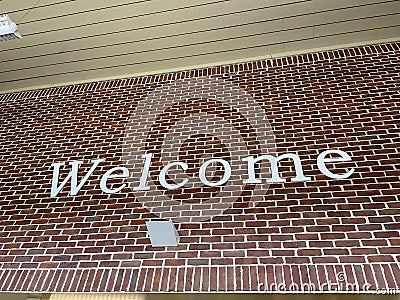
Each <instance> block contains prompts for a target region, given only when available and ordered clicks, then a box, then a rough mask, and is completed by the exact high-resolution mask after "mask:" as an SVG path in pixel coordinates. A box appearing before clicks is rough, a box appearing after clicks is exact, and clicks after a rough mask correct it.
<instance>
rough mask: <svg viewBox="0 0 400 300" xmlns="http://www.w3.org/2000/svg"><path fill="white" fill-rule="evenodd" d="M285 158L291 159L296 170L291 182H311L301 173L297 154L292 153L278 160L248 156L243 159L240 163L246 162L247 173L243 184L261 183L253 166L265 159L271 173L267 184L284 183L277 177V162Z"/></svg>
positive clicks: (301, 168) (270, 157)
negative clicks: (269, 165)
mask: <svg viewBox="0 0 400 300" xmlns="http://www.w3.org/2000/svg"><path fill="white" fill-rule="evenodd" d="M285 158H291V159H293V162H294V167H295V170H296V177H295V178H292V179H291V181H292V182H301V181H309V180H311V178H310V177H306V176H304V173H303V166H302V165H301V160H300V157H299V156H298V155H297V154H294V153H286V154H282V155H280V156H278V158H276V157H273V156H271V155H261V156H259V157H257V158H254V156H249V157H246V158H243V159H242V161H247V168H248V169H247V171H248V176H249V178H248V179H246V180H244V181H243V183H244V184H255V183H261V179H257V178H256V177H255V170H254V165H255V164H256V163H257V162H259V161H261V160H264V159H267V160H268V161H269V163H270V164H271V173H272V178H271V179H269V180H267V182H271V183H275V182H285V181H286V179H283V178H281V177H280V176H279V170H278V161H280V160H282V159H285Z"/></svg>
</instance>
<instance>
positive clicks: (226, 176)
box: [199, 158, 232, 186]
mask: <svg viewBox="0 0 400 300" xmlns="http://www.w3.org/2000/svg"><path fill="white" fill-rule="evenodd" d="M214 162H218V163H221V164H222V166H223V167H224V176H223V177H222V179H221V180H219V181H217V182H210V181H209V180H208V179H207V178H206V170H207V167H208V166H209V165H211V164H212V163H214ZM231 173H232V170H231V166H230V164H229V163H228V162H227V161H226V160H224V159H219V158H218V159H210V160H208V161H206V162H204V163H203V164H202V165H201V167H200V171H199V177H200V180H201V182H202V183H204V184H205V185H208V186H218V185H222V184H224V183H225V182H227V181H228V179H229V178H230V177H231Z"/></svg>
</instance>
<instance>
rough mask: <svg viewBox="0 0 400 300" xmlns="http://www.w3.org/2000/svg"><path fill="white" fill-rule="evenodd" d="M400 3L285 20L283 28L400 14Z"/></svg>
mask: <svg viewBox="0 0 400 300" xmlns="http://www.w3.org/2000/svg"><path fill="white" fill-rule="evenodd" d="M399 4H400V1H398V0H396V1H391V2H383V3H379V4H376V3H375V4H370V5H364V6H356V7H351V8H342V9H340V10H331V11H323V12H318V13H313V14H308V15H301V16H295V17H289V18H285V19H284V20H283V28H284V29H291V28H298V27H304V26H314V25H323V24H327V23H337V22H343V21H348V20H354V19H361V18H368V17H375V16H382V15H388V14H393V13H396V12H400V8H399Z"/></svg>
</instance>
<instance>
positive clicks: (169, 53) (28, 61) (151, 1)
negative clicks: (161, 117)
mask: <svg viewBox="0 0 400 300" xmlns="http://www.w3.org/2000/svg"><path fill="white" fill-rule="evenodd" d="M0 13H8V14H9V16H10V17H11V19H12V20H13V21H14V22H16V23H17V25H18V28H19V31H20V32H21V34H22V35H23V38H22V39H20V40H11V41H7V42H2V43H0V93H5V92H9V91H16V90H28V89H36V88H39V87H48V86H59V85H66V84H71V83H78V82H90V81H98V80H103V79H111V78H124V77H133V76H139V75H144V74H154V73H162V72H169V71H176V70H186V69H191V68H198V67H204V66H214V65H220V64H227V63H232V62H244V61H250V60H255V59H266V58H271V57H276V56H284V55H289V54H293V53H306V52H313V51H316V49H337V48H342V47H346V46H349V45H365V44H370V43H376V42H386V41H397V40H398V39H399V36H400V0H268V1H266V0H251V1H248V0H228V1H227V0H195V1H181V0H168V1H163V0H134V1H126V0H96V1H91V0H64V1H50V0H32V1H31V0H24V1H15V0H0Z"/></svg>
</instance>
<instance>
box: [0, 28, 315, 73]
mask: <svg viewBox="0 0 400 300" xmlns="http://www.w3.org/2000/svg"><path fill="white" fill-rule="evenodd" d="M312 35H313V30H312V28H304V29H296V30H290V31H284V32H282V31H279V32H276V33H269V34H264V35H258V36H254V37H242V38H238V39H236V40H235V42H233V40H225V41H219V42H209V43H205V44H201V45H192V46H183V47H179V48H171V49H163V50H153V51H149V52H139V53H128V54H122V55H119V56H118V55H115V54H114V55H113V57H112V63H113V64H115V65H117V66H118V65H126V64H132V65H133V64H141V63H144V62H146V61H149V57H152V58H153V60H155V59H157V60H167V59H171V60H174V58H175V57H181V56H186V55H194V56H198V55H203V54H207V53H213V52H223V51H228V50H229V51H235V50H236V49H241V48H251V47H263V46H268V45H269V44H274V43H280V42H281V41H294V40H299V39H308V38H311V37H312ZM110 53H113V51H111V52H110ZM266 54H267V53H266ZM93 57H94V58H92V59H88V60H84V61H78V62H66V63H63V64H56V65H51V66H39V67H36V68H30V69H26V70H17V71H9V72H7V73H6V74H7V79H8V80H15V79H23V78H29V77H36V76H47V75H51V74H57V73H58V72H59V70H60V68H62V70H63V71H64V72H76V71H78V70H80V69H81V70H88V69H96V68H98V67H99V66H109V64H110V59H109V58H107V57H105V58H97V57H96V56H93ZM3 74H5V73H1V77H0V80H3V79H4V76H3Z"/></svg>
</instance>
